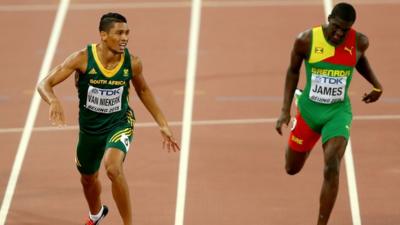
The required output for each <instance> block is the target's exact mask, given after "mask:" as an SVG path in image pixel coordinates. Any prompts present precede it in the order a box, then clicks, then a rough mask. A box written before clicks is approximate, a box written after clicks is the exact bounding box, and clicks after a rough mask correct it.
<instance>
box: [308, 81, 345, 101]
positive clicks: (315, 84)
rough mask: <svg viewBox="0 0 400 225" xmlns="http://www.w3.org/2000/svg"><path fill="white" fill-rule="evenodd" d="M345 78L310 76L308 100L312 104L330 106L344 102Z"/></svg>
mask: <svg viewBox="0 0 400 225" xmlns="http://www.w3.org/2000/svg"><path fill="white" fill-rule="evenodd" d="M346 82H347V77H329V76H322V75H316V74H312V75H311V89H310V99H311V100H312V101H314V102H318V103H323V104H332V103H335V102H341V101H343V100H344V96H345V90H346Z"/></svg>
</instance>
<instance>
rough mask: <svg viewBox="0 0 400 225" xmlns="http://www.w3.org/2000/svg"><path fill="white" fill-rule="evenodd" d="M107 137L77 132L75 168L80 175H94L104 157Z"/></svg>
mask: <svg viewBox="0 0 400 225" xmlns="http://www.w3.org/2000/svg"><path fill="white" fill-rule="evenodd" d="M106 140H107V135H93V134H87V133H84V132H82V131H80V132H79V141H78V146H77V150H76V166H77V168H78V170H79V172H80V173H81V174H87V175H90V174H94V173H95V172H97V171H98V170H99V167H100V164H101V160H102V158H103V155H104V150H105V146H106Z"/></svg>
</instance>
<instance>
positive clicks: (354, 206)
mask: <svg viewBox="0 0 400 225" xmlns="http://www.w3.org/2000/svg"><path fill="white" fill-rule="evenodd" d="M332 9H333V3H332V0H324V10H325V17H326V20H328V16H329V14H330V13H331V11H332ZM344 161H345V165H346V174H347V176H346V177H347V186H348V189H349V198H350V209H351V218H352V221H353V225H361V215H360V207H359V202H358V192H357V182H356V171H355V168H354V160H353V150H352V147H351V138H350V137H349V141H348V143H347V146H346V150H345V153H344Z"/></svg>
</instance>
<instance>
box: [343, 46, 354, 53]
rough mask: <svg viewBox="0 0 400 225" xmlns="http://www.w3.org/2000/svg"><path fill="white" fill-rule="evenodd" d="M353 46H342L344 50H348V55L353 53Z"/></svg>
mask: <svg viewBox="0 0 400 225" xmlns="http://www.w3.org/2000/svg"><path fill="white" fill-rule="evenodd" d="M353 47H354V46H351V48H348V47H347V46H344V50H345V51H347V52H349V54H350V55H353Z"/></svg>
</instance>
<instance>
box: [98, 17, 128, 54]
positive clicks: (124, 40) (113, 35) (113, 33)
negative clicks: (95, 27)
mask: <svg viewBox="0 0 400 225" xmlns="http://www.w3.org/2000/svg"><path fill="white" fill-rule="evenodd" d="M101 39H102V40H103V42H104V43H106V45H107V46H108V48H109V49H110V50H111V51H113V52H116V53H123V52H124V50H125V48H126V46H127V44H128V39H129V28H128V24H127V23H114V24H113V27H112V28H111V29H110V30H109V31H108V32H105V31H102V32H101Z"/></svg>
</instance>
